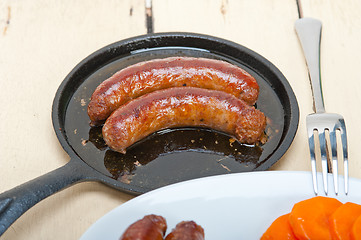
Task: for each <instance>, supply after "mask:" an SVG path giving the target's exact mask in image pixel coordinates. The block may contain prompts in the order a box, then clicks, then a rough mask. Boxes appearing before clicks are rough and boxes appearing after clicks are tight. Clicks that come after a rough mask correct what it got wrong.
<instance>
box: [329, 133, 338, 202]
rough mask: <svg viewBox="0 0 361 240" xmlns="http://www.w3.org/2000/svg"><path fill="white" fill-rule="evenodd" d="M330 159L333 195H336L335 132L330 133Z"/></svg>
mask: <svg viewBox="0 0 361 240" xmlns="http://www.w3.org/2000/svg"><path fill="white" fill-rule="evenodd" d="M330 143H331V157H332V174H333V185H334V189H335V194H336V195H338V161H337V140H336V130H335V129H334V130H333V131H330Z"/></svg>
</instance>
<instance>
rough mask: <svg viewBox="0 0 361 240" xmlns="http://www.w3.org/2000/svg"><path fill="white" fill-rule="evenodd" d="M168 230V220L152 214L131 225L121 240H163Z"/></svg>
mask: <svg viewBox="0 0 361 240" xmlns="http://www.w3.org/2000/svg"><path fill="white" fill-rule="evenodd" d="M166 230H167V223H166V220H165V219H164V218H163V217H162V216H158V215H154V214H150V215H146V216H144V218H142V219H140V220H138V221H136V222H135V223H133V224H132V225H130V226H129V227H128V228H127V229H126V230H125V232H124V233H123V235H122V236H121V237H120V239H119V240H163V237H164V234H165V232H166Z"/></svg>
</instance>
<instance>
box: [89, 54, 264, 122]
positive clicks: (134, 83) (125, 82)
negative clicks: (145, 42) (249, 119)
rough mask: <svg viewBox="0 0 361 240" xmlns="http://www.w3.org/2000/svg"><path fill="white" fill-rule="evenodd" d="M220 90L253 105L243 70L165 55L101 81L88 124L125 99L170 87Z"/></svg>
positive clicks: (253, 89) (254, 88) (252, 89)
mask: <svg viewBox="0 0 361 240" xmlns="http://www.w3.org/2000/svg"><path fill="white" fill-rule="evenodd" d="M181 86H189V87H200V88H206V89H213V90H222V91H225V92H228V93H230V94H232V95H235V96H236V97H238V98H240V99H243V100H244V101H245V102H247V103H248V104H250V105H253V104H254V103H255V102H256V100H257V98H258V92H259V86H258V84H257V82H256V80H255V79H254V78H253V77H252V76H251V75H250V74H249V73H247V72H246V71H245V70H243V69H241V68H240V67H237V66H235V65H233V64H230V63H227V62H225V61H220V60H214V59H206V58H192V57H169V58H165V59H155V60H151V61H146V62H141V63H138V64H135V65H131V66H129V67H127V68H124V69H122V70H120V71H118V72H117V73H115V74H114V75H113V76H112V77H110V78H109V79H107V80H105V81H104V82H102V83H101V84H100V85H99V86H98V87H97V88H96V90H95V91H94V93H93V95H92V97H91V100H90V103H89V105H88V115H89V118H90V120H91V123H92V125H97V124H98V123H100V122H102V121H103V120H105V119H106V118H107V117H108V116H109V115H110V114H111V113H112V112H113V111H114V110H115V109H117V108H118V107H119V106H120V105H122V104H124V103H125V102H127V101H129V100H131V99H134V98H137V97H139V96H141V95H144V94H146V93H149V92H153V91H155V90H160V89H165V88H170V87H181Z"/></svg>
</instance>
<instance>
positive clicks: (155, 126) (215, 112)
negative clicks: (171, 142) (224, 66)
mask: <svg viewBox="0 0 361 240" xmlns="http://www.w3.org/2000/svg"><path fill="white" fill-rule="evenodd" d="M182 126H201V127H208V128H213V129H216V130H219V131H223V132H226V133H229V134H231V135H233V136H235V137H236V138H237V140H239V141H240V142H241V143H247V144H254V143H256V142H258V141H259V140H260V138H261V137H262V136H263V132H264V130H265V127H266V118H265V116H264V114H263V113H262V112H261V111H259V110H257V109H255V108H254V107H252V106H249V105H247V104H246V103H245V102H244V101H242V100H240V99H238V98H236V97H235V96H233V95H231V94H228V93H225V92H223V91H216V90H208V89H202V88H194V87H177V88H168V89H164V90H158V91H155V92H152V93H148V94H146V95H143V96H141V97H139V98H136V99H134V100H132V101H129V102H128V103H126V104H124V105H122V106H120V107H119V108H118V109H117V110H116V111H114V112H113V114H112V115H111V116H110V117H109V118H108V119H107V121H106V122H105V124H104V126H103V130H102V131H103V137H104V140H105V142H106V143H107V145H108V146H109V147H111V148H112V149H113V150H115V151H118V152H121V153H125V150H126V148H127V147H128V146H130V145H132V144H133V143H135V142H136V141H138V140H140V139H142V138H144V137H146V136H148V135H149V134H151V133H153V132H155V131H158V130H161V129H165V128H171V127H182Z"/></svg>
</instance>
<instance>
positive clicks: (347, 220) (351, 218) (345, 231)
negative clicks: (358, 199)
mask: <svg viewBox="0 0 361 240" xmlns="http://www.w3.org/2000/svg"><path fill="white" fill-rule="evenodd" d="M360 215H361V205H358V204H356V203H351V202H347V203H345V204H343V205H342V206H341V207H339V208H337V210H336V211H335V212H334V213H333V214H332V215H331V217H330V220H329V221H330V230H331V234H332V237H333V239H336V240H344V239H345V240H349V239H351V229H352V226H353V224H354V222H355V221H356V219H357V218H358V217H359V216H360Z"/></svg>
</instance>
